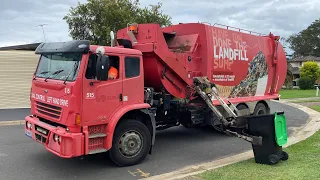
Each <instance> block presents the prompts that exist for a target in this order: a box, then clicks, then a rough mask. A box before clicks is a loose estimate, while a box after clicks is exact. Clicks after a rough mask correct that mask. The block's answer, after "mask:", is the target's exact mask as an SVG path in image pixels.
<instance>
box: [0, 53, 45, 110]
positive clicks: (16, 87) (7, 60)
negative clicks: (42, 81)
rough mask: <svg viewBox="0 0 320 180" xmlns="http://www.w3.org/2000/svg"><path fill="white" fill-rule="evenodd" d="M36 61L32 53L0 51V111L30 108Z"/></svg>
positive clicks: (36, 56)
mask: <svg viewBox="0 0 320 180" xmlns="http://www.w3.org/2000/svg"><path fill="white" fill-rule="evenodd" d="M38 60H39V55H36V54H35V53H34V51H22V50H16V51H15V50H12V51H0V99H1V101H0V109H4V108H28V107H30V103H29V100H30V88H31V81H32V76H33V73H34V71H35V68H36V66H37V63H38Z"/></svg>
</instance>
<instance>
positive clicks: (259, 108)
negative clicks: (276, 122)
mask: <svg viewBox="0 0 320 180" xmlns="http://www.w3.org/2000/svg"><path fill="white" fill-rule="evenodd" d="M253 114H254V115H266V114H268V109H267V107H266V105H264V104H263V103H258V104H257V105H256V107H255V108H254V112H253Z"/></svg>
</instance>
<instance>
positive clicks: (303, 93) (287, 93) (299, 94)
mask: <svg viewBox="0 0 320 180" xmlns="http://www.w3.org/2000/svg"><path fill="white" fill-rule="evenodd" d="M279 94H280V95H281V97H280V98H281V99H293V98H309V97H316V90H315V89H311V90H300V89H292V90H280V92H279Z"/></svg>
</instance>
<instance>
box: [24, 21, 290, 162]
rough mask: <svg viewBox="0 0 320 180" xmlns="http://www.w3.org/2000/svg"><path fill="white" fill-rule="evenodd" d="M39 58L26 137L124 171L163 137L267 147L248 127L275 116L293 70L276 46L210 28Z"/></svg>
mask: <svg viewBox="0 0 320 180" xmlns="http://www.w3.org/2000/svg"><path fill="white" fill-rule="evenodd" d="M114 36H115V37H114ZM35 53H36V54H40V59H39V63H38V65H37V67H36V70H35V73H34V76H33V80H32V88H31V93H30V101H31V113H30V115H28V116H26V117H25V134H26V136H28V137H30V138H31V139H32V140H34V141H36V142H38V143H41V144H42V145H43V146H44V147H45V148H46V149H47V150H48V151H49V152H51V153H54V154H56V155H57V156H60V157H62V158H73V157H82V156H85V155H90V154H96V153H102V152H108V153H109V155H110V157H111V160H112V161H113V162H114V163H115V164H117V165H118V166H128V165H134V164H138V163H141V162H142V161H143V160H144V159H145V157H146V156H147V155H148V154H151V151H152V147H153V146H154V144H155V139H156V131H157V130H163V129H166V128H170V127H174V126H180V125H182V126H185V127H186V128H193V127H198V126H212V127H214V128H215V129H216V130H219V131H221V132H224V133H226V134H229V135H234V136H236V137H239V138H242V139H244V140H246V141H249V142H252V143H257V142H260V141H261V140H260V139H259V137H255V136H251V135H249V134H245V133H242V132H243V131H242V129H243V128H245V127H246V121H245V120H243V118H242V117H243V116H250V115H257V114H268V113H270V103H269V102H270V100H273V99H279V94H278V92H279V90H280V88H281V87H282V85H283V83H284V80H285V77H286V69H287V66H286V65H287V64H286V56H285V52H284V49H283V47H282V45H281V44H280V43H279V36H274V35H273V34H272V33H270V34H268V35H260V34H254V33H253V32H250V31H244V30H242V29H233V28H232V27H229V26H220V25H217V24H215V25H208V24H203V23H187V24H183V23H181V24H176V25H172V26H168V27H161V26H160V25H159V24H130V25H128V26H127V27H124V28H123V29H121V30H119V31H117V32H116V35H114V34H113V33H111V45H110V46H100V45H91V44H90V41H87V40H72V41H68V42H46V43H42V44H40V45H39V46H38V47H37V49H36V51H35ZM110 68H112V70H113V72H116V73H115V74H116V75H115V74H113V76H112V77H110V76H109V75H110V74H109V72H110V71H109V69H110Z"/></svg>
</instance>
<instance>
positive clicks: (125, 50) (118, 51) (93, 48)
mask: <svg viewBox="0 0 320 180" xmlns="http://www.w3.org/2000/svg"><path fill="white" fill-rule="evenodd" d="M98 47H103V48H104V49H105V52H106V53H108V52H109V53H115V54H130V55H137V56H141V55H142V52H141V51H139V50H136V49H129V48H124V47H111V46H99V45H90V51H93V52H96V49H97V48H98Z"/></svg>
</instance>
